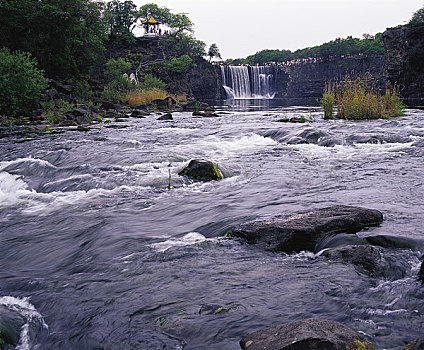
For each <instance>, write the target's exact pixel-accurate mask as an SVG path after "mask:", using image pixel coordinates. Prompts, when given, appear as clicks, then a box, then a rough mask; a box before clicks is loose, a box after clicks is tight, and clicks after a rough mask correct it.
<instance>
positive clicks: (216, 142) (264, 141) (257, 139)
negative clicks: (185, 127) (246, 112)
mask: <svg viewBox="0 0 424 350" xmlns="http://www.w3.org/2000/svg"><path fill="white" fill-rule="evenodd" d="M276 145H278V142H277V141H275V140H273V139H271V138H269V137H264V136H261V135H258V134H254V133H252V134H249V135H243V136H238V137H232V138H229V139H222V138H218V137H216V136H209V137H207V138H205V139H204V140H201V141H198V142H196V143H195V144H190V145H181V146H177V147H176V150H177V152H179V151H181V152H184V153H186V152H187V151H189V152H190V153H192V152H193V151H194V152H196V153H201V154H204V155H210V156H215V157H223V156H225V157H226V156H232V155H235V154H240V153H248V152H252V151H259V150H263V149H266V148H268V147H273V146H276Z"/></svg>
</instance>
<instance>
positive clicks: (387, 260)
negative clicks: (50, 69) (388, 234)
mask: <svg viewBox="0 0 424 350" xmlns="http://www.w3.org/2000/svg"><path fill="white" fill-rule="evenodd" d="M386 253H387V255H386ZM322 255H323V256H325V257H327V258H329V259H336V260H341V261H344V262H346V263H350V264H353V265H354V266H355V268H356V269H357V270H358V271H359V272H361V273H365V274H366V275H368V276H370V277H385V278H388V279H399V278H403V277H405V274H406V271H407V269H408V264H406V263H404V262H403V263H402V261H399V259H396V257H392V256H390V255H389V253H388V252H386V251H385V250H384V249H382V248H377V247H373V246H369V245H356V246H346V247H341V248H335V249H328V250H326V251H325V252H324V253H323V254H322ZM394 255H395V256H396V255H397V254H394Z"/></svg>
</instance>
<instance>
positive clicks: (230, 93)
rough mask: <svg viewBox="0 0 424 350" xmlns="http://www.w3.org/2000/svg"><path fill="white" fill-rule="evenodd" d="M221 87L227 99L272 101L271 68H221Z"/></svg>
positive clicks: (273, 93)
mask: <svg viewBox="0 0 424 350" xmlns="http://www.w3.org/2000/svg"><path fill="white" fill-rule="evenodd" d="M221 75H222V85H223V87H224V90H225V92H226V93H227V97H228V98H229V99H251V98H258V99H272V98H274V96H275V92H274V91H273V86H272V85H273V78H274V75H273V74H272V67H263V66H254V67H248V66H221Z"/></svg>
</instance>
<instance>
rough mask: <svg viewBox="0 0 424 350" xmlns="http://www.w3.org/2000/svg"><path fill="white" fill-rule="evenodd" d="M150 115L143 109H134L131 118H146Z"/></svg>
mask: <svg viewBox="0 0 424 350" xmlns="http://www.w3.org/2000/svg"><path fill="white" fill-rule="evenodd" d="M149 114H150V113H149V112H147V111H145V110H142V109H134V110H133V111H132V113H131V118H145V117H147V116H148V115H149Z"/></svg>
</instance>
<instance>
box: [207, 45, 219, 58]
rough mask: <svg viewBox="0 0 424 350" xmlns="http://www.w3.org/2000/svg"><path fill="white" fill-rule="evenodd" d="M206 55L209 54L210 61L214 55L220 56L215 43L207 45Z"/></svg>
mask: <svg viewBox="0 0 424 350" xmlns="http://www.w3.org/2000/svg"><path fill="white" fill-rule="evenodd" d="M208 56H209V61H211V60H212V58H214V57H216V58H221V54H220V53H219V49H218V46H217V45H216V44H211V46H209V50H208Z"/></svg>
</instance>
